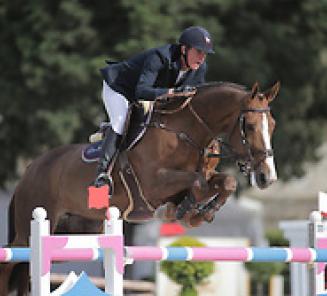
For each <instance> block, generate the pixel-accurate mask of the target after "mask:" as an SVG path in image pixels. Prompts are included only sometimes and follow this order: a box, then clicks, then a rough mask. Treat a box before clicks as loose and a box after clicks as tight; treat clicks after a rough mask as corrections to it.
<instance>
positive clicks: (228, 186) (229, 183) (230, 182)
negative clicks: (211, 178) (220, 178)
mask: <svg viewBox="0 0 327 296" xmlns="http://www.w3.org/2000/svg"><path fill="white" fill-rule="evenodd" d="M236 187H237V182H236V179H235V178H234V177H233V176H227V177H226V178H225V180H224V188H225V190H227V191H235V190H236Z"/></svg>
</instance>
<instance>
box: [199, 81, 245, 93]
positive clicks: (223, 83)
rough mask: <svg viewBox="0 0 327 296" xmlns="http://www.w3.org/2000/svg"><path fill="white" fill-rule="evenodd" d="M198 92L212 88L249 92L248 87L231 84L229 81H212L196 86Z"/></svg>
mask: <svg viewBox="0 0 327 296" xmlns="http://www.w3.org/2000/svg"><path fill="white" fill-rule="evenodd" d="M196 87H197V89H198V90H200V89H208V88H211V87H231V88H235V89H237V90H243V91H248V89H247V87H246V86H244V85H241V84H238V83H234V82H229V81H211V82H205V83H202V84H199V85H197V86H196Z"/></svg>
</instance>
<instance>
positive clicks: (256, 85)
mask: <svg viewBox="0 0 327 296" xmlns="http://www.w3.org/2000/svg"><path fill="white" fill-rule="evenodd" d="M258 92H259V83H258V81H256V82H255V83H254V84H253V86H252V90H251V98H252V99H253V98H255V96H256V95H257V93H258Z"/></svg>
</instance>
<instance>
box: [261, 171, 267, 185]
mask: <svg viewBox="0 0 327 296" xmlns="http://www.w3.org/2000/svg"><path fill="white" fill-rule="evenodd" d="M259 180H260V183H261V184H266V183H267V178H266V174H264V173H260V174H259Z"/></svg>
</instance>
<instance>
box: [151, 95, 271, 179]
mask: <svg viewBox="0 0 327 296" xmlns="http://www.w3.org/2000/svg"><path fill="white" fill-rule="evenodd" d="M192 98H193V97H189V98H187V100H186V101H184V103H183V104H182V108H177V109H175V110H172V111H170V112H165V111H163V112H160V111H157V113H162V114H165V113H169V114H172V113H176V112H179V111H181V110H183V109H184V108H185V107H188V108H189V110H190V112H191V114H192V115H193V116H194V117H195V118H196V120H197V122H198V123H199V124H200V125H201V126H202V127H203V129H204V130H206V132H207V133H208V134H209V135H210V137H211V139H215V140H217V141H218V143H219V144H220V145H221V146H222V147H225V148H226V149H227V151H228V153H219V154H218V153H208V154H207V153H206V149H202V148H201V147H200V145H198V144H197V143H196V142H195V141H194V140H193V139H192V138H191V137H190V136H188V135H187V134H185V133H178V132H176V131H174V130H172V129H169V128H168V127H167V126H166V125H164V124H162V123H158V122H153V124H154V125H155V126H156V127H159V128H162V129H165V130H168V131H170V132H174V133H175V134H177V136H178V137H179V138H180V139H181V140H184V141H186V142H188V143H189V144H191V145H192V146H193V147H195V148H197V149H198V150H199V154H200V156H204V155H207V157H210V158H214V157H217V158H232V159H234V160H235V161H236V163H237V165H238V166H239V169H240V171H241V172H242V173H243V174H245V175H249V174H250V173H251V172H252V171H254V170H255V169H256V168H257V167H258V166H259V165H260V163H262V162H263V161H264V160H265V159H266V158H267V157H271V156H273V154H274V152H273V149H264V150H258V151H253V150H252V148H251V145H250V143H249V141H248V139H247V135H246V129H245V127H246V122H245V114H246V113H248V112H257V113H269V112H270V108H269V107H267V108H248V109H241V111H240V115H239V116H238V118H237V120H236V123H235V124H234V126H233V128H232V130H231V132H230V133H229V135H228V136H227V141H225V140H224V139H223V138H221V137H217V135H215V134H214V132H213V131H212V129H211V128H210V127H209V125H208V124H207V123H206V122H205V120H204V119H203V118H202V117H201V116H200V115H199V114H198V113H197V112H196V111H195V110H194V108H193V106H192V103H191V101H192ZM237 127H239V132H240V138H241V144H242V146H243V147H244V150H245V151H246V153H245V155H244V154H241V153H238V152H237V151H235V149H234V148H233V147H232V146H231V144H230V138H231V137H232V135H233V133H234V132H235V129H236V128H237ZM226 149H225V150H226ZM222 150H223V149H222ZM255 154H256V155H258V154H261V155H262V158H261V159H260V160H259V161H258V162H257V163H254V161H255ZM199 165H200V162H199ZM199 165H198V166H199Z"/></svg>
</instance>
